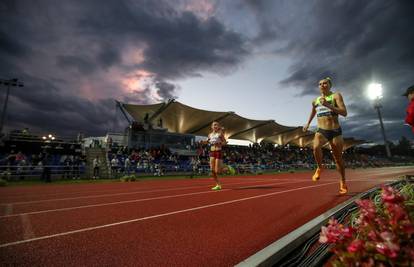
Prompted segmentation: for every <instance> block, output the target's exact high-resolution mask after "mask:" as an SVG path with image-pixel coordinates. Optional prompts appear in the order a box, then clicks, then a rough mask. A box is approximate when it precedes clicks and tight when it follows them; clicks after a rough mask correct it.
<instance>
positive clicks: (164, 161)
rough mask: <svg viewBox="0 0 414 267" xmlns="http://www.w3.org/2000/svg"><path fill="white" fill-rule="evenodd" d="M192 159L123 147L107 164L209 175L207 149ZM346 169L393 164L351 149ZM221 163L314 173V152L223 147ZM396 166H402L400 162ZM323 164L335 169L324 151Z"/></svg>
mask: <svg viewBox="0 0 414 267" xmlns="http://www.w3.org/2000/svg"><path fill="white" fill-rule="evenodd" d="M191 150H192V151H194V154H193V155H192V156H189V155H187V156H182V155H178V154H177V153H172V152H171V151H170V149H168V148H167V147H164V146H162V147H153V148H149V149H144V148H133V149H128V148H126V147H120V148H112V149H111V150H110V152H109V153H108V161H109V165H110V167H111V171H112V173H113V174H125V175H128V174H131V173H147V174H148V173H149V174H153V175H163V174H164V173H165V172H168V173H171V172H193V173H196V174H205V173H208V172H209V148H208V146H204V145H201V143H196V145H195V147H194V148H192V149H191ZM344 160H345V163H346V165H347V168H358V167H363V168H366V167H381V166H389V165H393V164H395V162H392V161H390V160H388V159H387V158H385V157H381V156H371V155H366V154H360V153H358V152H357V151H356V150H354V149H349V150H347V151H346V152H344ZM223 161H224V163H225V164H229V165H231V166H233V167H234V168H236V170H237V171H238V173H257V172H262V171H266V170H274V171H284V170H290V169H313V168H314V166H315V162H314V158H313V152H312V149H310V148H298V147H295V146H289V145H287V146H274V145H272V144H268V143H267V144H266V143H265V144H252V145H249V146H232V145H230V146H226V147H224V148H223ZM399 162H400V163H401V162H404V159H400V160H399ZM323 163H324V164H325V166H326V167H328V168H334V167H335V162H334V160H333V158H332V155H331V154H330V151H329V150H328V149H326V150H325V151H324V158H323Z"/></svg>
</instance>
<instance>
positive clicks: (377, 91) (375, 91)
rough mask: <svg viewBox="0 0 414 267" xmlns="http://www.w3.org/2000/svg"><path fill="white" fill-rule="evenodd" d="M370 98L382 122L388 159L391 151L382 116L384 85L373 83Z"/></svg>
mask: <svg viewBox="0 0 414 267" xmlns="http://www.w3.org/2000/svg"><path fill="white" fill-rule="evenodd" d="M368 96H369V98H370V99H371V100H373V101H374V108H375V109H376V110H377V113H378V119H379V121H380V126H381V132H382V137H383V138H384V145H385V151H386V153H387V157H388V158H391V150H390V146H389V144H388V142H387V137H386V136H385V129H384V123H383V122H382V116H381V108H382V105H381V99H382V84H380V83H371V84H370V85H369V86H368Z"/></svg>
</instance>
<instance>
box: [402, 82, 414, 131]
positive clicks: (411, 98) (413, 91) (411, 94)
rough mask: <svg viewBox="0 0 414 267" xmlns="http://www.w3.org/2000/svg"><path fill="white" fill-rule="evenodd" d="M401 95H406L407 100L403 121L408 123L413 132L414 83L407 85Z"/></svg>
mask: <svg viewBox="0 0 414 267" xmlns="http://www.w3.org/2000/svg"><path fill="white" fill-rule="evenodd" d="M403 96H405V97H407V99H408V102H409V104H408V107H407V115H406V117H405V122H406V123H407V124H408V125H410V127H411V130H412V131H413V132H414V85H412V86H410V87H408V88H407V90H406V91H405V93H404V94H403Z"/></svg>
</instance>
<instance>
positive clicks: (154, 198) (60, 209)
mask: <svg viewBox="0 0 414 267" xmlns="http://www.w3.org/2000/svg"><path fill="white" fill-rule="evenodd" d="M308 182H309V181H308ZM293 183H303V181H294V182H285V183H279V182H277V183H270V184H260V185H257V186H270V185H285V184H293ZM250 187H252V186H242V187H239V188H237V189H248V188H250ZM253 187H255V186H253ZM230 190H235V189H234V188H231V189H226V188H225V189H222V190H220V191H212V190H209V191H201V192H194V193H186V194H178V195H169V196H160V197H151V198H142V199H133V200H125V201H117V202H108V203H100V204H92V205H83V206H74V207H67V208H59V209H50V210H39V211H32V212H24V213H16V214H7V215H3V216H0V219H2V218H10V217H16V216H21V215H35V214H42V213H49V212H58V211H68V210H76V209H83V208H94V207H102V206H110V205H118V204H125V203H135V202H143V201H150V200H160V199H167V198H175V197H184V196H193V195H201V194H209V193H220V192H225V191H230Z"/></svg>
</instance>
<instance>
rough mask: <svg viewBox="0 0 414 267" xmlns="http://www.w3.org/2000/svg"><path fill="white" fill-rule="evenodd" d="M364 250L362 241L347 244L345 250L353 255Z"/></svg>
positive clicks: (356, 240)
mask: <svg viewBox="0 0 414 267" xmlns="http://www.w3.org/2000/svg"><path fill="white" fill-rule="evenodd" d="M363 249H364V242H363V241H362V240H358V239H355V240H354V241H352V242H351V244H349V246H348V248H347V250H348V252H351V253H355V252H360V251H362V250H363Z"/></svg>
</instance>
